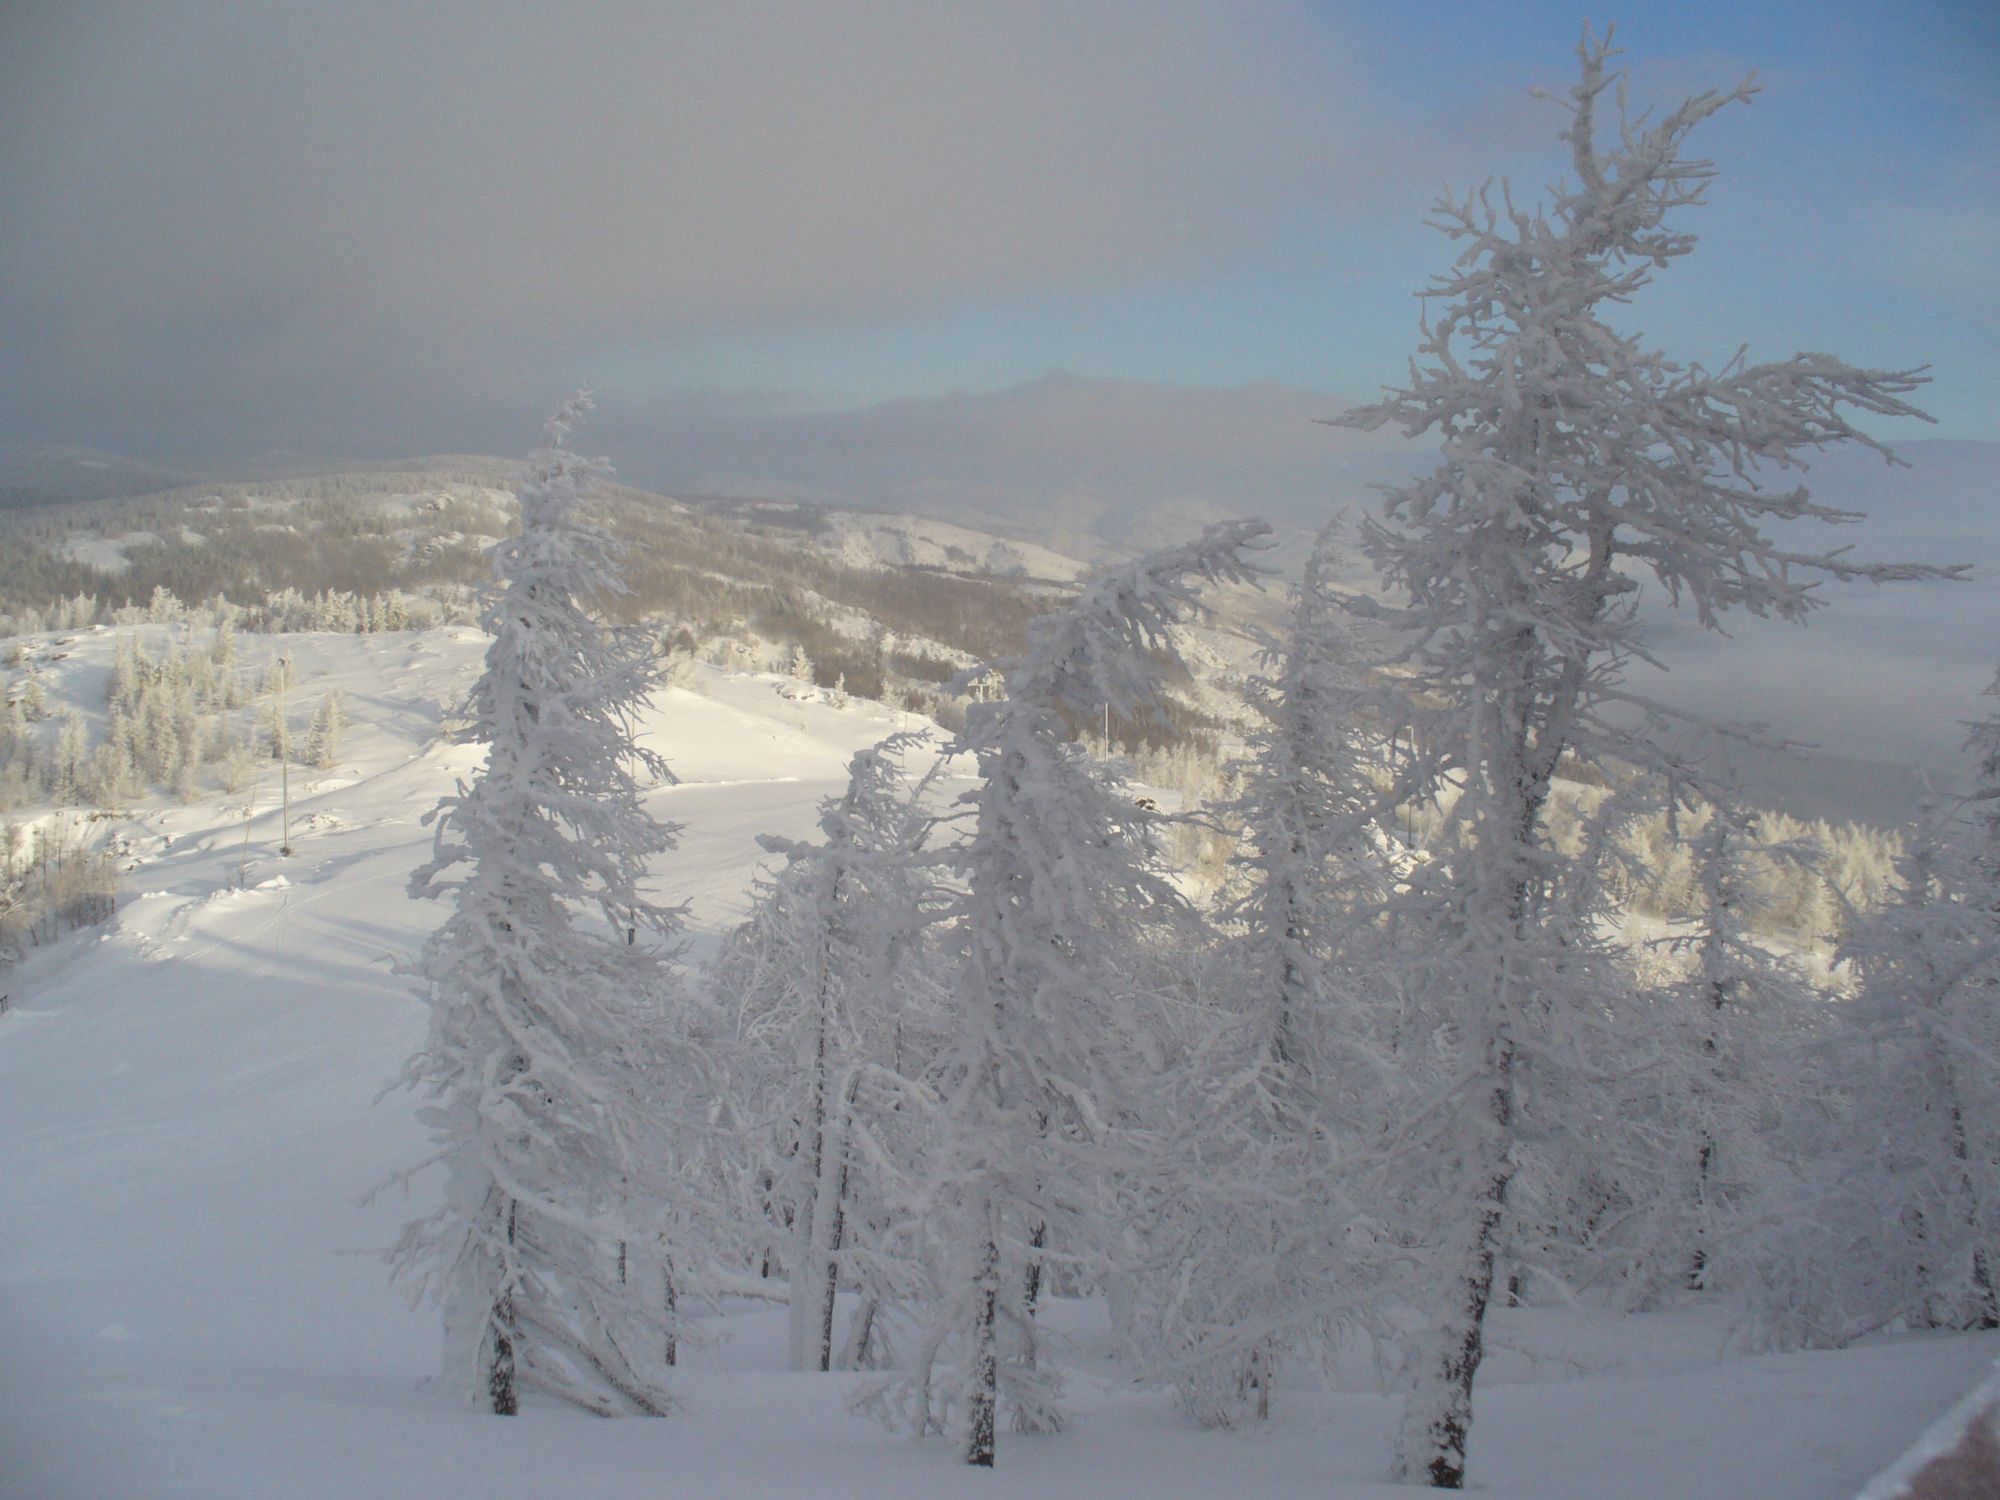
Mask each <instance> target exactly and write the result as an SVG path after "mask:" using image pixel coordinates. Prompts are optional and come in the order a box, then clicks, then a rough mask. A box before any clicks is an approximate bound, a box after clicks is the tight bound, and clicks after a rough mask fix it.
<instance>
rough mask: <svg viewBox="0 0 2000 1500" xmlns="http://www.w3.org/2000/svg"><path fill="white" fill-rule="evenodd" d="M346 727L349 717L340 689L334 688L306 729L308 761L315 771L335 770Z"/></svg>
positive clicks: (315, 711) (317, 709)
mask: <svg viewBox="0 0 2000 1500" xmlns="http://www.w3.org/2000/svg"><path fill="white" fill-rule="evenodd" d="M346 727H347V717H346V712H345V710H344V709H343V708H342V707H341V702H340V689H339V688H334V689H332V690H331V691H329V692H328V693H327V695H326V697H325V698H323V699H322V700H321V701H320V705H319V707H318V708H316V709H314V710H313V716H312V722H311V723H310V724H309V725H308V726H307V728H306V759H307V761H309V762H310V763H311V764H312V765H313V767H314V768H315V769H317V770H321V771H331V770H332V769H333V767H334V764H335V763H336V762H337V761H338V760H339V759H340V735H341V731H342V730H343V729H345V728H346Z"/></svg>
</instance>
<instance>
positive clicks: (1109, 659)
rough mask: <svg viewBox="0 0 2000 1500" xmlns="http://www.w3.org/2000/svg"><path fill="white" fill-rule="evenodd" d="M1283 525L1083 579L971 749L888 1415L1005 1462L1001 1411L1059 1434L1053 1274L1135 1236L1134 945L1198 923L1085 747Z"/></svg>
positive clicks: (1039, 629)
mask: <svg viewBox="0 0 2000 1500" xmlns="http://www.w3.org/2000/svg"><path fill="white" fill-rule="evenodd" d="M1267 529H1268V528H1265V527H1263V526H1262V525H1260V524H1255V523H1248V522H1245V523H1238V524H1233V525H1227V526H1218V527H1214V528H1211V529H1210V530H1209V531H1208V532H1207V533H1206V534H1205V535H1204V536H1203V537H1202V538H1201V539H1200V540H1199V541H1196V542H1193V543H1189V544H1187V545H1184V546H1180V547H1174V548H1168V549H1165V550H1163V551H1160V552H1156V553H1153V554H1151V555H1149V556H1147V557H1144V558H1141V559H1140V560H1138V561H1137V562H1134V563H1131V564H1129V565H1127V566H1124V567H1121V568H1116V569H1112V570H1110V571H1107V572H1104V573H1101V574H1099V575H1097V576H1096V577H1095V578H1093V579H1091V580H1090V581H1088V582H1087V583H1086V584H1085V585H1084V588H1083V592H1082V594H1081V596H1080V597H1079V598H1078V599H1077V600H1076V602H1075V603H1074V604H1072V605H1071V606H1070V607H1069V608H1067V609H1065V610H1062V611H1060V612H1058V613H1055V614H1052V615H1048V616H1044V617H1043V618H1041V619H1039V620H1036V621H1035V622H1033V624H1032V625H1030V627H1029V636H1028V644H1027V648H1026V650H1025V651H1024V652H1023V654H1022V655H1020V656H1018V657H1016V658H1013V659H1011V660H1009V661H1007V662H1004V663H1002V664H1001V665H1000V666H999V668H998V669H997V676H998V677H999V679H1000V681H1001V684H1002V687H1003V696H1000V697H998V698H993V699H989V700H987V701H983V702H979V703H975V704H973V705H972V707H971V708H970V709H969V710H968V712H967V715H966V728H965V732H964V734H963V736H962V738H961V741H960V743H959V746H958V747H957V748H959V749H961V750H962V751H964V752H966V753H969V754H971V755H972V756H974V757H975V759H976V764H977V767H978V775H979V786H978V787H977V789H975V790H974V791H972V792H969V793H967V796H966V801H967V805H968V810H969V812H970V814H971V818H972V823H973V827H972V832H971V835H970V838H969V840H968V841H967V843H966V844H965V846H964V847H963V849H962V851H961V854H960V860H959V864H960V868H961V871H962V874H963V877H964V879H965V882H966V886H967V891H966V896H965V901H964V907H963V912H962V917H961V926H962V932H961V938H962V941H963V943H964V944H965V960H964V966H963V969H962V971H961V972H960V974H959V976H958V979H957V982H956V985H955V988H954V993H953V995H952V997H951V1002H950V1004H951V1015H952V1029H953V1038H952V1044H951V1052H950V1054H949V1056H948V1057H947V1059H946V1060H945V1063H944V1065H943V1067H942V1068H941V1069H940V1093H941V1095H942V1101H943V1102H942V1105H941V1117H940V1119H939V1122H938V1132H937V1140H936V1142H935V1145H934V1149H933V1156H932V1161H931V1166H930V1169H929V1175H928V1183H927V1188H926V1192H925V1195H924V1199H923V1201H922V1203H921V1205H920V1206H919V1208H918V1210H917V1212H916V1213H914V1214H913V1215H912V1217H911V1219H910V1221H909V1226H910V1229H911V1231H912V1232H915V1233H918V1234H920V1235H921V1237H922V1242H921V1245H920V1246H919V1252H920V1254H921V1255H922V1258H923V1259H924V1260H925V1262H926V1265H927V1270H928V1274H929V1278H930V1279H929V1286H928V1291H927V1298H926V1301H927V1305H926V1306H925V1307H924V1308H923V1309H922V1314H921V1316H922V1322H923V1324H924V1326H923V1329H922V1332H921V1335H920V1338H919V1342H918V1345H917V1347H916V1349H915V1352H914V1357H913V1361H912V1371H911V1375H910V1377H909V1380H908V1382H907V1383H906V1384H904V1385H903V1386H901V1387H899V1388H898V1389H897V1391H896V1392H894V1393H893V1394H892V1395H891V1397H890V1399H891V1401H892V1403H893V1404H894V1405H895V1406H897V1407H898V1408H900V1409H901V1410H902V1411H903V1412H904V1414H905V1415H906V1416H907V1418H908V1419H909V1421H910V1423H911V1425H912V1426H913V1427H914V1428H915V1429H916V1430H917V1431H919V1432H926V1431H940V1432H942V1431H947V1430H953V1431H955V1435H956V1436H957V1438H958V1441H959V1443H960V1445H961V1451H962V1452H963V1455H964V1458H965V1461H966V1462H967V1463H970V1464H975V1465H983V1466H991V1464H992V1463H993V1454H994V1439H995V1434H996V1431H997V1426H998V1413H999V1408H1000V1405H1001V1403H1002V1402H1003V1401H1004V1402H1006V1404H1007V1405H1008V1406H1009V1407H1010V1408H1011V1412H1012V1419H1013V1422H1014V1425H1015V1426H1016V1427H1017V1428H1019V1429H1021V1430H1025V1431H1045V1430H1049V1429H1052V1428H1055V1427H1059V1426H1060V1425H1061V1424H1062V1422H1063V1420H1064V1414H1063V1409H1062V1406H1061V1403H1060V1389H1059V1381H1058V1379H1057V1375H1056V1372H1055V1371H1054V1370H1052V1369H1051V1368H1050V1367H1049V1366H1048V1364H1047V1363H1046V1361H1045V1359H1044V1357H1043V1350H1042V1347H1041V1343H1042V1340H1041V1336H1040V1333H1039V1330H1038V1328H1037V1325H1036V1317H1035V1312H1036V1304H1037V1302H1038V1300H1039V1298H1040V1296H1041V1292H1042V1288H1043V1282H1044V1277H1045V1275H1046V1274H1047V1271H1048V1268H1049V1266H1050V1265H1051V1263H1052V1260H1053V1258H1055V1257H1062V1258H1064V1259H1066V1260H1068V1261H1069V1262H1070V1263H1072V1264H1074V1263H1076V1262H1077V1261H1078V1260H1082V1261H1084V1262H1085V1263H1088V1258H1089V1251H1090V1250H1091V1249H1092V1248H1093V1247H1095V1248H1097V1249H1099V1250H1101V1249H1103V1248H1104V1247H1106V1246H1108V1245H1109V1244H1111V1243H1112V1242H1114V1241H1115V1240H1116V1239H1117V1238H1118V1237H1119V1236H1121V1235H1122V1233H1123V1225H1122V1223H1120V1222H1118V1221H1117V1220H1116V1218H1115V1217H1113V1216H1107V1215H1105V1214H1103V1213H1101V1211H1100V1205H1099V1203H1098V1201H1097V1199H1096V1197H1095V1196H1094V1193H1093V1184H1094V1183H1099V1182H1102V1181H1103V1180H1104V1176H1105V1173H1106V1170H1107V1162H1108V1161H1109V1160H1110V1159H1111V1158H1112V1157H1113V1155H1114V1148H1115V1146H1116V1137H1117V1133H1118V1128H1119V1125H1120V1123H1121V1114H1122V1113H1123V1112H1124V1111H1126V1110H1128V1109H1129V1108H1130V1107H1131V1106H1132V1103H1133V1101H1134V1099H1135V1098H1136V1096H1137V1094H1138V1092H1139V1084H1138V1071H1137V1067H1136V1065H1135V1061H1134V1060H1135V1059H1136V1058H1137V1057H1138V1056H1139V1053H1138V1051H1137V1048H1136V1046H1135V1043H1136V1041H1137V1038H1138V1037H1139V1036H1140V1035H1142V1034H1143V1032H1144V1030H1145V1028H1144V1027H1143V1025H1141V1024H1140V1023H1139V1022H1138V1021H1137V1020H1136V1018H1135V1016H1134V1014H1133V1009H1132V995H1131V992H1130V986H1129V985H1128V984H1127V983H1126V982H1125V981H1124V978H1123V976H1122V975H1121V973H1120V957H1121V946H1122V945H1123V944H1126V943H1129V942H1130V941H1131V939H1132V937H1133V936H1134V935H1135V933H1136V931H1137V930H1138V929H1141V928H1143V927H1144V926H1145V925H1146V924H1148V923H1150V922H1154V921H1158V920H1160V919H1162V918H1166V917H1169V916H1170V915H1171V914H1173V913H1175V912H1177V911H1179V910H1181V909H1182V906H1181V901H1180V898H1179V896H1178V894H1177V893H1176V892H1175V891H1174V889H1173V887H1172V886H1171V884H1169V882H1168V881H1167V880H1166V878H1165V876H1164V874H1163V873H1162V872H1161V870H1160V869H1159V868H1158V861H1157V857H1156V855H1155V853H1154V850H1153V848H1152V838H1151V832H1152V825H1153V823H1154V820H1155V815H1154V814H1152V813H1151V812H1149V811H1148V810H1147V809H1144V808H1140V807H1138V806H1135V805H1134V802H1133V799H1132V798H1131V797H1130V796H1129V795H1128V794H1127V793H1125V792H1124V791H1123V790H1121V789H1120V788H1119V787H1118V785H1117V784H1116V783H1115V782H1114V780H1113V778H1112V776H1111V774H1110V772H1109V771H1108V770H1107V769H1106V768H1105V767H1104V766H1103V765H1102V764H1101V763H1099V762H1096V761H1094V760H1092V759H1091V757H1090V756H1089V755H1088V754H1087V753H1086V752H1085V750H1084V749H1083V748H1082V747H1081V746H1080V745H1078V744H1077V743H1076V742H1075V730H1076V729H1077V727H1079V726H1080V725H1082V724H1085V723H1087V722H1089V721H1091V720H1092V719H1094V718H1095V717H1096V716H1097V715H1098V714H1100V713H1101V712H1102V710H1103V707H1104V705H1106V704H1109V705H1110V706H1111V711H1112V712H1113V713H1115V714H1118V715H1120V716H1121V717H1123V718H1125V719H1127V720H1128V721H1138V720H1140V719H1142V718H1144V717H1146V716H1147V715H1148V714H1150V713H1151V712H1152V711H1153V710H1154V705H1156V704H1157V702H1158V699H1159V694H1160V690H1161V678H1160V663H1161V661H1162V660H1171V659H1173V658H1174V655H1175V653H1174V646H1173V639H1172V633H1173V628H1174V626H1175V625H1176V624H1177V623H1178V622H1180V621H1181V620H1183V619H1184V618H1185V617H1186V616H1187V615H1188V613H1189V612H1190V611H1191V610H1192V609H1193V608H1194V606H1195V603H1196V590H1197V588H1198V587H1199V586H1200V585H1201V584H1203V583H1208V582H1217V581H1223V580H1231V579H1241V578H1244V577H1247V576H1248V573H1247V568H1246V565H1245V563H1244V561H1243V550H1244V548H1245V547H1247V546H1249V545H1251V544H1252V543H1254V542H1255V541H1256V540H1257V539H1259V538H1260V537H1261V536H1262V535H1263V534H1264V532H1265V531H1266V530H1267Z"/></svg>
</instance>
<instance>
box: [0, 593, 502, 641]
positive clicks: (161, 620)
mask: <svg viewBox="0 0 2000 1500" xmlns="http://www.w3.org/2000/svg"><path fill="white" fill-rule="evenodd" d="M462 618H469V616H468V615H467V613H466V611H464V610H463V609H460V608H457V607H454V606H449V605H446V604H443V603H440V602H439V601H438V600H436V599H431V598H426V597H424V596H422V595H418V594H405V593H395V592H391V593H376V592H366V593H357V592H354V591H352V590H345V589H322V590H318V591H316V592H314V593H310V594H305V593H301V592H299V590H297V589H293V588H285V589H278V590H276V591H274V592H272V593H270V594H267V595H264V596H263V597H262V598H260V599H258V600H257V601H256V602H255V603H252V604H232V603H231V602H230V601H229V600H227V599H225V598H223V597H222V596H221V595H220V594H217V595H215V596H214V597H212V598H210V599H209V600H208V601H207V602H205V603H202V604H189V603H187V602H186V601H185V600H183V599H182V598H180V596H179V595H177V594H175V593H174V592H173V590H171V589H168V588H156V589H154V590H153V592H152V594H151V595H150V596H149V597H148V598H147V600H146V602H145V603H144V604H121V605H110V604H106V603H105V602H104V601H102V600H101V599H99V598H97V597H96V596H95V595H91V594H76V595H72V596H71V597H69V598H67V599H58V600H56V601H55V602H54V603H52V604H50V605H49V606H48V608H47V609H46V610H38V609H35V608H32V607H29V608H24V609H21V610H19V611H17V612H16V613H14V614H11V615H7V616H4V617H0V631H4V633H6V634H8V635H35V634H37V633H39V632H41V631H44V630H88V629H89V628H90V627H92V626H93V625H119V626H132V625H174V624H181V623H193V624H196V625H205V626H208V627H210V628H212V629H218V630H219V629H222V628H224V627H227V628H229V629H232V630H246V631H259V632H264V633H268V634H272V635H280V634H297V633H302V632H305V631H337V632H339V633H340V634H343V635H359V634H365V633H367V632H369V631H377V630H428V629H430V628H432V627H433V626H436V625H439V624H442V623H444V622H446V621H448V620H458V619H462Z"/></svg>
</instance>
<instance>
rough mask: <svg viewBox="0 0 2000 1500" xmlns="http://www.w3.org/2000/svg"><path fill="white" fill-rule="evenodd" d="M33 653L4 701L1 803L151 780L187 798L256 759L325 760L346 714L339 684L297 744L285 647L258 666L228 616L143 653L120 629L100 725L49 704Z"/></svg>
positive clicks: (135, 791) (125, 794) (61, 799)
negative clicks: (240, 648)
mask: <svg viewBox="0 0 2000 1500" xmlns="http://www.w3.org/2000/svg"><path fill="white" fill-rule="evenodd" d="M39 665H40V664H39V663H37V662H36V661H34V660H33V659H32V658H31V659H30V662H29V667H28V671H27V672H26V674H25V675H24V676H23V677H22V678H21V679H20V680H19V681H18V682H17V683H16V684H15V685H14V688H13V690H12V691H11V692H10V694H9V697H8V701H7V704H6V706H5V710H4V712H0V809H5V810H9V811H11V810H14V809H17V808H24V807H31V806H33V805H35V804H38V803H42V802H50V803H53V804H55V805H56V806H58V807H69V806H85V807H96V808H113V807H117V806H120V805H121V804H123V803H124V802H125V801H126V800H127V799H130V798H133V797H140V796H145V795H147V794H148V793H150V792H151V791H153V790H154V789H159V790H163V791H165V792H167V793H168V794H169V795H171V796H173V797H175V798H177V799H178V800H180V801H183V802H189V801H193V800H194V799H195V798H197V797H199V796H200V795H202V793H203V791H204V789H205V788H207V787H208V786H210V785H213V786H215V787H218V788H220V789H221V790H222V791H224V792H226V793H229V794H231V795H234V794H236V793H239V792H242V791H243V790H245V789H246V788H247V787H249V786H251V785H252V784H253V782H254V781H255V779H256V775H257V765H258V761H259V760H260V759H262V758H271V759H279V760H294V761H295V760H298V759H299V756H298V754H297V753H296V752H297V751H299V750H302V751H303V755H304V760H303V763H304V764H306V765H310V766H313V767H315V768H317V769H320V770H327V769H330V768H331V767H332V766H333V764H334V762H335V760H336V759H337V758H338V756H339V753H340V735H341V730H342V727H343V724H344V715H343V710H342V707H341V704H340V697H339V694H338V692H331V693H327V694H325V695H323V696H322V697H321V698H320V699H319V700H318V703H317V705H316V706H315V707H313V708H311V710H310V715H309V721H308V724H307V729H306V739H305V743H304V745H303V746H294V744H293V738H292V725H291V714H290V710H291V709H292V708H294V707H302V706H303V704H301V703H295V702H293V701H292V700H290V698H289V696H288V695H289V694H290V693H291V692H292V691H293V689H295V688H296V686H297V684H296V682H295V681H293V675H292V668H291V664H290V661H289V659H288V658H286V657H278V658H275V659H273V660H272V661H270V662H269V663H267V665H266V667H265V669H264V671H263V672H262V673H261V674H259V673H256V672H254V671H253V670H252V669H251V668H250V667H248V666H246V665H245V664H243V663H241V662H239V660H238V658H237V652H236V637H235V633H234V631H233V630H232V628H231V627H230V626H229V625H228V624H227V623H226V622H225V623H224V624H222V625H221V626H219V627H217V628H215V629H213V630H210V631H204V632H202V635H201V637H197V635H196V633H195V631H194V629H193V628H192V626H191V625H190V626H189V627H187V628H183V629H181V630H178V631H174V632H172V633H171V634H168V635H167V636H166V639H165V640H164V642H163V643H162V644H161V646H160V647H159V648H158V649H157V650H156V651H151V652H149V651H148V649H147V646H146V644H145V641H144V639H143V633H142V632H140V631H137V630H134V631H131V632H128V633H127V634H125V635H122V636H120V637H119V638H118V643H117V646H116V650H115V654H114V656H113V659H112V667H111V672H110V676H109V679H108V681H107V682H106V684H105V690H104V717H103V720H102V728H101V731H99V732H93V729H92V725H91V719H89V718H87V717H86V716H85V714H84V713H83V712H82V711H81V710H80V709H79V708H77V707H75V706H74V705H65V706H62V707H60V708H55V709H52V708H51V705H50V702H49V699H48V696H47V694H46V692H45V691H44V689H43V687H42V682H41V674H40V670H39Z"/></svg>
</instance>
